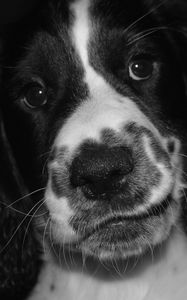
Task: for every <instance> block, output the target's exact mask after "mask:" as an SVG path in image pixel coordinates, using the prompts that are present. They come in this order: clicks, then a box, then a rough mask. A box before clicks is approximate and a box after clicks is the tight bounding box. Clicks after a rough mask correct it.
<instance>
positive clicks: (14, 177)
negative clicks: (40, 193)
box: [0, 114, 40, 300]
mask: <svg viewBox="0 0 187 300" xmlns="http://www.w3.org/2000/svg"><path fill="white" fill-rule="evenodd" d="M27 193H28V192H27V189H26V188H25V186H24V183H23V179H22V178H21V175H20V173H19V170H18V168H17V165H16V161H15V159H14V155H13V151H12V149H11V147H10V144H9V141H8V137H7V135H6V132H5V128H4V124H3V119H2V115H1V114H0V298H1V299H15V298H17V299H20V300H21V299H25V297H26V295H27V294H28V293H29V292H30V290H31V288H32V287H33V286H34V284H35V282H36V280H37V275H38V271H39V266H40V263H39V247H37V246H36V245H37V244H38V242H37V241H36V237H35V232H34V228H33V224H32V222H30V221H31V217H30V215H31V214H29V216H27V217H26V215H27V214H28V212H29V210H30V209H31V207H32V203H31V200H30V199H29V197H25V198H23V199H22V200H19V201H17V202H15V200H17V199H20V198H22V197H23V196H24V195H25V194H27ZM14 202H15V203H14Z"/></svg>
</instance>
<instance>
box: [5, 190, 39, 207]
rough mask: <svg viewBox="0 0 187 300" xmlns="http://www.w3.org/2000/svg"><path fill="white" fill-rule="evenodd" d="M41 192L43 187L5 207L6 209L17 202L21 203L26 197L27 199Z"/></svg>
mask: <svg viewBox="0 0 187 300" xmlns="http://www.w3.org/2000/svg"><path fill="white" fill-rule="evenodd" d="M43 190H45V188H44V187H43V188H40V189H37V190H35V191H33V192H31V193H29V194H27V195H24V196H23V197H20V198H18V199H17V200H15V201H14V202H13V203H11V204H9V205H7V208H9V207H11V206H13V205H14V204H16V203H17V202H19V201H21V200H23V199H25V198H27V197H29V196H31V195H34V194H35V193H38V192H40V191H43Z"/></svg>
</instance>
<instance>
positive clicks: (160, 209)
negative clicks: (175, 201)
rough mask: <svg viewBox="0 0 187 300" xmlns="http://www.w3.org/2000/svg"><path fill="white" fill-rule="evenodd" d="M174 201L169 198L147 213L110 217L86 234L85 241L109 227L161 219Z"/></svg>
mask: <svg viewBox="0 0 187 300" xmlns="http://www.w3.org/2000/svg"><path fill="white" fill-rule="evenodd" d="M171 201H172V197H171V196H168V197H167V198H166V199H165V200H163V201H162V202H161V203H159V204H157V205H154V206H152V207H151V208H150V209H148V210H146V211H145V212H143V213H141V214H139V215H136V214H134V215H129V216H128V215H121V214H118V215H116V216H112V217H108V218H106V219H105V220H103V221H101V222H99V223H98V224H96V225H95V226H93V227H91V228H89V229H88V231H87V232H86V234H85V235H84V236H83V240H86V239H88V238H89V237H90V236H92V235H94V234H96V233H99V232H101V231H102V230H104V229H106V228H107V227H108V226H110V227H111V226H113V227H115V226H116V227H117V226H124V224H125V223H126V222H138V221H143V220H146V219H150V218H151V217H159V216H160V215H163V214H164V213H165V211H166V210H167V208H168V207H169V206H170V204H171Z"/></svg>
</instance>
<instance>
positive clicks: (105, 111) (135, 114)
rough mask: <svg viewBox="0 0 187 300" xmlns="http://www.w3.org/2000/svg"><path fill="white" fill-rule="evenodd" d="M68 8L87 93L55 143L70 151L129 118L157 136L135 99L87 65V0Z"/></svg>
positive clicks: (72, 37)
mask: <svg viewBox="0 0 187 300" xmlns="http://www.w3.org/2000/svg"><path fill="white" fill-rule="evenodd" d="M71 11H72V13H73V15H74V23H73V25H72V28H71V32H70V34H71V39H72V43H73V45H74V48H75V51H76V52H77V54H78V56H79V59H80V62H81V64H82V67H83V69H84V78H83V80H84V82H85V83H86V84H87V87H88V90H89V95H88V98H87V99H83V101H82V102H81V103H80V104H79V105H78V107H77V108H76V109H75V111H74V112H73V114H72V115H71V116H70V117H69V118H68V119H67V121H66V123H65V124H64V125H63V127H62V128H61V130H60V131H59V134H58V135H57V138H56V140H55V146H56V147H61V146H66V147H68V148H69V150H70V151H71V152H73V151H74V150H75V148H76V147H78V146H79V145H80V144H81V143H82V142H83V141H84V140H85V139H94V140H96V141H99V139H100V133H101V131H102V130H103V129H107V128H109V129H113V130H114V131H117V132H119V131H120V130H121V129H122V128H123V127H124V126H125V125H127V124H129V123H131V122H136V124H137V125H139V126H144V127H147V128H148V129H149V130H151V131H152V132H154V133H155V136H156V137H157V139H160V135H159V133H158V131H157V129H156V128H155V127H154V126H153V124H152V123H151V122H150V121H149V120H148V118H147V117H146V116H145V115H144V114H143V113H142V112H141V111H140V109H139V107H138V106H137V105H136V104H135V102H134V101H133V100H131V99H129V98H128V97H124V96H122V95H120V94H119V93H117V92H116V91H115V89H114V88H113V87H112V86H110V85H109V83H107V82H106V81H105V79H104V78H103V77H102V76H101V75H100V74H98V73H97V72H96V71H95V70H94V69H93V67H92V66H91V65H90V63H89V57H88V43H89V39H90V36H91V34H92V31H91V28H92V25H91V21H90V16H89V1H88V0H77V1H75V2H74V3H73V5H71Z"/></svg>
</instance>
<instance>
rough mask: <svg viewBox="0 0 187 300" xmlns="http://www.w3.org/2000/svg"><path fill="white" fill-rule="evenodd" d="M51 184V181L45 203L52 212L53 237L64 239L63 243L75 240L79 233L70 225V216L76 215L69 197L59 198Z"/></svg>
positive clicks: (58, 239) (57, 239)
mask: <svg viewBox="0 0 187 300" xmlns="http://www.w3.org/2000/svg"><path fill="white" fill-rule="evenodd" d="M50 186H51V183H50V181H49V183H48V188H47V189H46V193H45V203H46V205H47V207H48V209H49V212H50V218H51V224H52V226H51V230H52V234H53V238H54V240H56V241H60V242H62V241H63V243H68V242H70V241H75V240H76V239H77V234H76V233H75V232H74V231H73V229H72V227H71V226H70V225H69V221H70V218H71V217H72V216H74V212H73V211H72V209H71V208H70V206H69V204H68V199H67V198H66V197H61V198H57V197H56V196H55V194H54V193H53V192H52V190H51V187H50Z"/></svg>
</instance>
